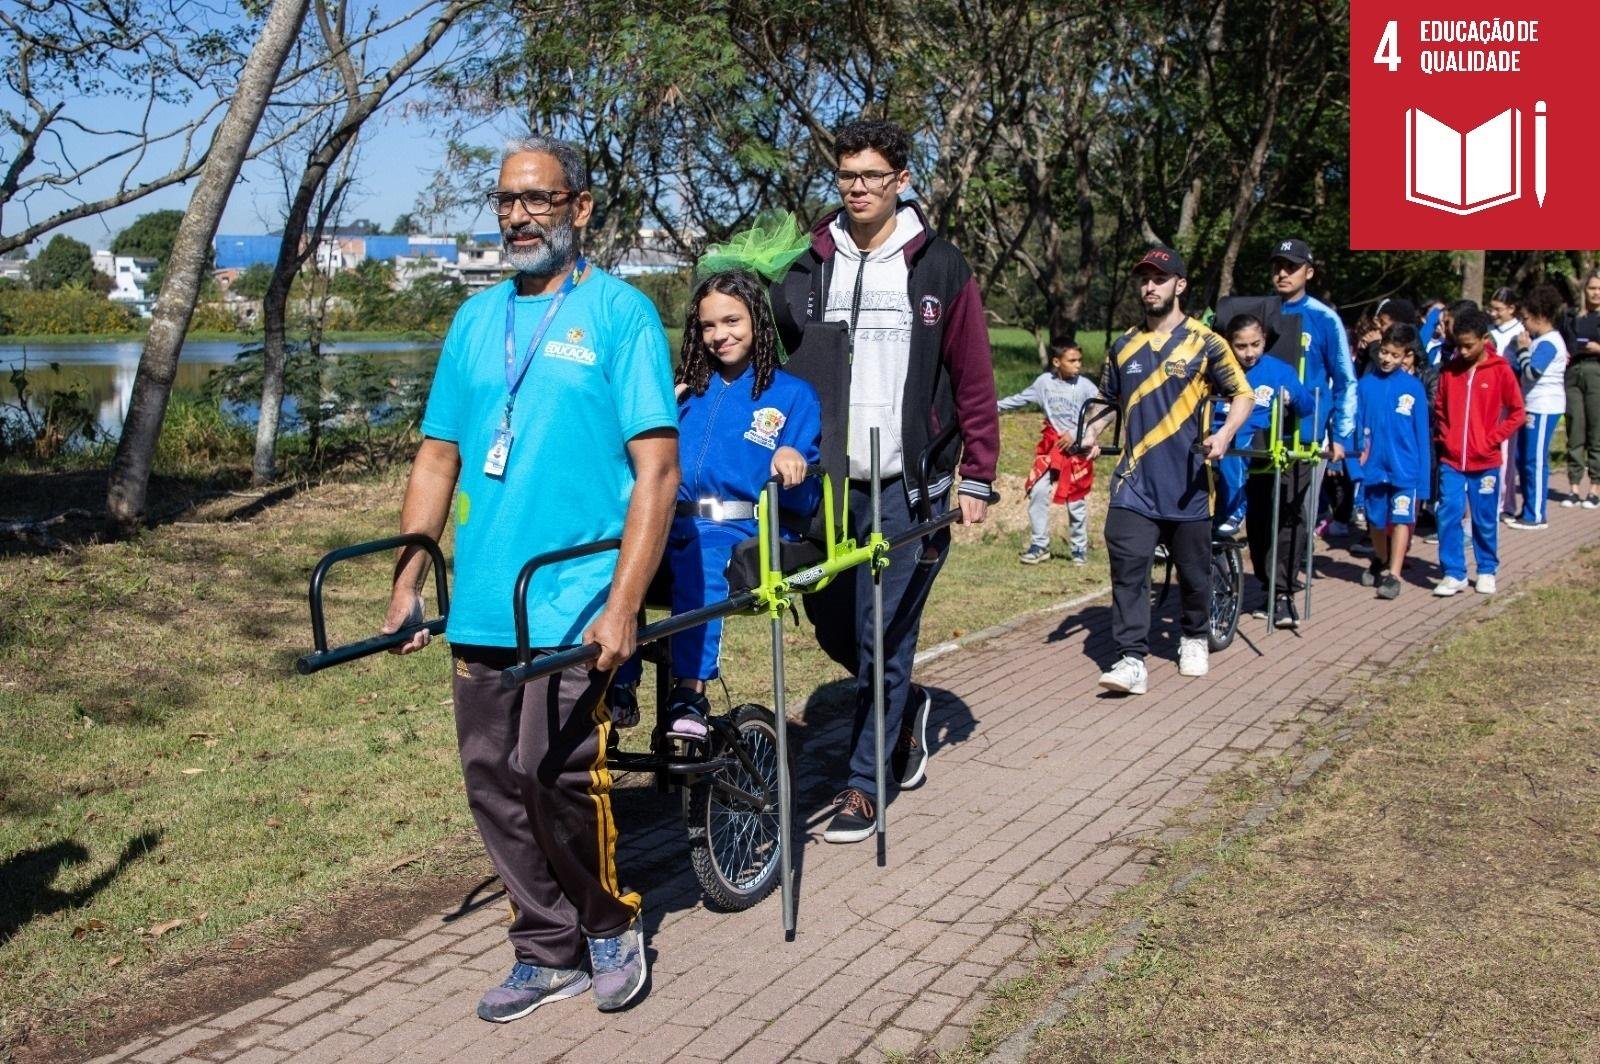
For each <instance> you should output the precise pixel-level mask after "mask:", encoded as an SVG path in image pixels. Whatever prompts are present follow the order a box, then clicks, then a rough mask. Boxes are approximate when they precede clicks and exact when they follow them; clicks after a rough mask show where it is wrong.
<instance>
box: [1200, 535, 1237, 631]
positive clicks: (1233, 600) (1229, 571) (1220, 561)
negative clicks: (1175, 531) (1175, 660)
mask: <svg viewBox="0 0 1600 1064" xmlns="http://www.w3.org/2000/svg"><path fill="white" fill-rule="evenodd" d="M1243 596H1244V566H1243V565H1241V564H1240V562H1239V552H1238V551H1237V550H1235V549H1233V548H1231V547H1222V548H1217V547H1212V549H1211V620H1210V625H1209V627H1208V630H1207V632H1206V642H1207V643H1209V644H1210V646H1211V649H1212V650H1226V649H1227V648H1228V645H1229V644H1230V643H1232V642H1233V637H1234V634H1235V633H1237V632H1238V630H1239V602H1240V600H1241V599H1242V598H1243Z"/></svg>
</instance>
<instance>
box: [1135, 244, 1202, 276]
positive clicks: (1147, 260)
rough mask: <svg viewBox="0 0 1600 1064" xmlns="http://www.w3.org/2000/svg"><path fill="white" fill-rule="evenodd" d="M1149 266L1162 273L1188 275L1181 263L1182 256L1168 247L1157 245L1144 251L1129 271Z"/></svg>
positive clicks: (1137, 270) (1136, 270)
mask: <svg viewBox="0 0 1600 1064" xmlns="http://www.w3.org/2000/svg"><path fill="white" fill-rule="evenodd" d="M1144 266H1149V267H1150V268H1151V269H1154V270H1159V271H1160V272H1162V273H1170V274H1173V275H1174V276H1177V277H1188V276H1189V273H1188V270H1187V268H1186V267H1185V266H1184V264H1183V256H1182V255H1180V254H1178V252H1177V251H1176V250H1175V249H1173V248H1169V247H1165V246H1163V245H1159V244H1158V245H1157V246H1155V247H1153V248H1151V249H1150V250H1149V251H1146V252H1145V253H1144V258H1142V259H1140V260H1139V261H1138V262H1136V263H1134V264H1133V269H1132V270H1131V271H1129V272H1131V273H1138V272H1139V270H1140V268H1141V267H1144Z"/></svg>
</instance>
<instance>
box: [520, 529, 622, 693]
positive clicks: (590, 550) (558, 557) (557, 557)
mask: <svg viewBox="0 0 1600 1064" xmlns="http://www.w3.org/2000/svg"><path fill="white" fill-rule="evenodd" d="M621 549H622V540H620V539H597V540H595V541H594V542H593V543H580V544H579V545H578V546H576V547H564V548H563V549H561V550H552V551H546V552H545V553H543V554H536V555H534V556H533V557H532V558H529V559H528V561H527V564H525V565H523V567H522V571H521V572H519V573H517V583H516V587H515V588H514V590H513V591H512V592H511V595H512V598H511V615H512V617H513V618H515V620H516V625H517V663H518V664H519V665H526V664H527V663H528V661H529V660H530V659H531V658H532V657H533V648H532V647H530V646H529V645H528V586H529V585H530V584H531V583H533V574H534V573H535V572H536V571H537V570H539V569H542V568H544V567H545V566H546V565H554V564H556V563H557V562H566V561H571V560H572V559H573V558H584V557H587V556H589V555H591V554H603V553H605V552H606V551H608V550H621ZM567 653H570V651H568V652H567ZM594 653H595V654H596V655H598V654H599V653H600V648H599V647H595V648H594ZM580 660H581V659H580ZM569 664H577V662H576V661H574V662H571V663H569Z"/></svg>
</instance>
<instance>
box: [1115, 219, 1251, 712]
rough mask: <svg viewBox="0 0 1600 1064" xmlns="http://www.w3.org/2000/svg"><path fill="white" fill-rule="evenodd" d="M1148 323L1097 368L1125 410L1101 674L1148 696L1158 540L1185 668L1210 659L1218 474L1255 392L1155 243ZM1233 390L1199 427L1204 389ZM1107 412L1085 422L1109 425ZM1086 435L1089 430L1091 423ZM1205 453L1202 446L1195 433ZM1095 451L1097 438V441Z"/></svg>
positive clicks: (1143, 284) (1143, 277) (1140, 279)
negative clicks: (1214, 425)
mask: <svg viewBox="0 0 1600 1064" xmlns="http://www.w3.org/2000/svg"><path fill="white" fill-rule="evenodd" d="M1133 275H1134V283H1135V286H1136V289H1137V292H1138V296H1139V302H1140V304H1141V306H1142V307H1143V309H1144V325H1143V326H1142V327H1134V328H1131V329H1129V330H1128V331H1127V332H1125V333H1123V334H1122V335H1121V336H1119V337H1117V339H1116V340H1115V341H1113V342H1112V344H1111V347H1110V349H1109V350H1108V351H1107V352H1106V362H1105V367H1104V369H1102V370H1101V373H1100V397H1101V398H1102V399H1105V400H1108V401H1110V402H1112V403H1115V404H1116V405H1117V407H1118V408H1119V409H1120V410H1121V411H1122V439H1121V440H1120V441H1118V442H1120V443H1121V444H1122V456H1121V458H1120V460H1119V461H1118V462H1117V467H1116V470H1115V471H1114V472H1113V473H1112V476H1111V501H1110V508H1109V509H1108V510H1107V512H1106V528H1105V539H1106V553H1107V554H1108V555H1109V556H1110V559H1111V588H1112V589H1111V630H1112V636H1113V638H1114V639H1115V640H1116V643H1117V651H1118V655H1119V657H1118V660H1117V663H1116V664H1115V665H1113V666H1112V667H1111V669H1110V670H1108V671H1107V672H1106V673H1104V674H1103V675H1102V676H1101V677H1100V686H1101V687H1104V688H1106V689H1108V690H1111V691H1118V692H1123V693H1126V694H1135V695H1142V694H1144V693H1145V691H1146V689H1147V686H1148V683H1149V676H1148V671H1147V670H1146V668H1145V662H1144V659H1145V655H1146V654H1147V653H1148V652H1149V650H1150V565H1151V563H1152V561H1153V560H1154V559H1155V551H1156V545H1157V544H1161V545H1164V546H1165V547H1166V548H1167V552H1168V554H1169V556H1170V557H1171V558H1172V561H1173V565H1174V567H1175V568H1176V569H1177V570H1178V587H1179V591H1180V595H1181V602H1182V612H1181V615H1180V620H1181V627H1182V637H1181V638H1180V639H1179V640H1178V671H1179V672H1180V673H1181V674H1182V675H1184V676H1204V675H1205V674H1206V673H1207V671H1209V669H1210V662H1209V647H1208V644H1207V641H1206V629H1207V625H1208V622H1209V619H1210V610H1209V588H1210V571H1211V473H1210V468H1209V466H1208V465H1207V463H1208V462H1209V461H1214V460H1216V459H1220V458H1221V457H1222V456H1223V454H1224V453H1225V452H1226V451H1227V449H1228V446H1229V444H1231V443H1232V441H1233V437H1234V434H1235V433H1237V432H1238V431H1239V427H1240V426H1241V425H1243V424H1244V423H1245V420H1246V419H1247V418H1249V416H1250V411H1251V408H1252V407H1253V406H1254V403H1255V397H1254V394H1253V393H1252V392H1251V391H1250V385H1249V383H1248V382H1247V381H1246V380H1245V375H1244V369H1243V367H1241V366H1240V365H1239V362H1238V360H1237V359H1236V358H1234V356H1233V351H1232V350H1231V349H1230V348H1229V347H1228V344H1227V342H1226V341H1224V340H1223V339H1222V337H1220V336H1218V335H1217V334H1216V333H1214V332H1212V331H1211V330H1210V329H1208V328H1206V327H1205V326H1204V325H1202V324H1201V323H1200V322H1199V321H1196V320H1195V319H1194V318H1191V317H1189V316H1187V315H1186V314H1184V312H1183V310H1182V308H1181V307H1180V306H1179V304H1178V297H1179V296H1181V295H1182V294H1183V292H1184V291H1185V289H1187V288H1188V286H1189V281H1188V277H1187V275H1186V271H1185V268H1184V263H1183V257H1182V256H1181V255H1179V254H1178V252H1177V251H1175V250H1173V249H1172V248H1168V247H1155V248H1151V249H1150V250H1149V251H1148V252H1146V253H1145V256H1144V258H1142V259H1140V260H1139V262H1138V263H1137V264H1136V265H1135V266H1134V268H1133ZM1212 395H1217V396H1222V397H1223V398H1225V399H1227V400H1228V417H1227V420H1226V421H1225V422H1224V423H1223V425H1222V427H1221V428H1219V429H1217V430H1216V431H1215V432H1213V433H1210V434H1209V435H1206V436H1205V437H1204V439H1202V438H1201V431H1202V430H1201V423H1202V420H1205V421H1209V420H1210V419H1209V418H1203V417H1202V410H1201V405H1202V403H1203V402H1204V400H1205V399H1206V397H1207V396H1212ZM1109 416H1110V415H1109V414H1102V415H1101V416H1100V417H1099V418H1096V419H1095V421H1096V422H1099V424H1095V423H1094V422H1091V424H1090V425H1089V426H1088V427H1087V432H1088V433H1092V432H1098V431H1099V430H1101V429H1103V428H1104V425H1105V421H1106V420H1107V419H1109ZM1085 438H1086V439H1089V438H1091V437H1090V436H1089V435H1088V434H1087V433H1086V436H1085ZM1196 443H1199V444H1201V449H1202V450H1203V451H1204V453H1203V454H1197V453H1195V452H1196V448H1195V444H1196ZM1088 453H1089V457H1090V458H1091V459H1093V458H1094V457H1095V456H1096V455H1098V454H1099V453H1100V448H1099V446H1098V445H1097V444H1096V445H1092V446H1091V447H1090V448H1089V452H1088Z"/></svg>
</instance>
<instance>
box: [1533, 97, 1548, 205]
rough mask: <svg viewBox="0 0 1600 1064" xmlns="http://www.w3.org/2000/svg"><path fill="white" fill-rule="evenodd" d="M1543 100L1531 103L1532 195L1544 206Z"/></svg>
mask: <svg viewBox="0 0 1600 1064" xmlns="http://www.w3.org/2000/svg"><path fill="white" fill-rule="evenodd" d="M1544 123H1545V113H1544V101H1543V100H1536V101H1534V104H1533V195H1534V198H1535V199H1537V200H1538V201H1539V206H1541V207H1543V206H1544V173H1545V168H1544V140H1545V138H1544Z"/></svg>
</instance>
